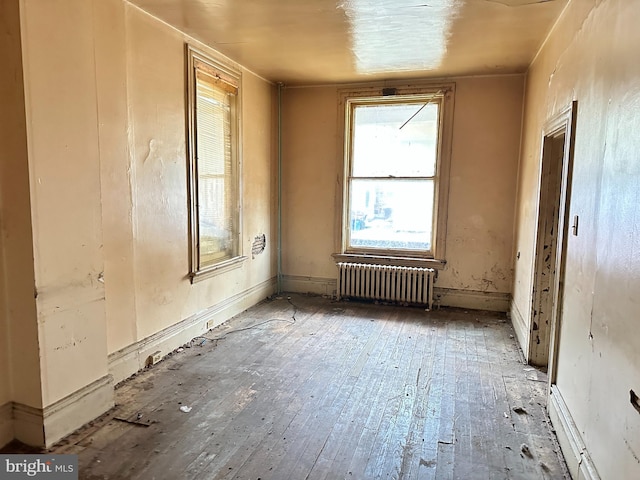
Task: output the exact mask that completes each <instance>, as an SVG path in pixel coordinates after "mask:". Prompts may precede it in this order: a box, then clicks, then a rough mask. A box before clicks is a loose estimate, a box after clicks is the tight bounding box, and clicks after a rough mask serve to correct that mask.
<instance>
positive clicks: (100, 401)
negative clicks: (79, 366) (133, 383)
mask: <svg viewBox="0 0 640 480" xmlns="http://www.w3.org/2000/svg"><path fill="white" fill-rule="evenodd" d="M113 405H114V395H113V378H112V377H111V375H105V376H104V377H102V378H99V379H98V380H96V381H95V382H92V383H90V384H89V385H86V386H85V387H83V388H81V389H80V390H77V391H76V392H74V393H72V394H71V395H67V396H66V397H64V398H63V399H61V400H58V401H57V402H55V403H53V404H51V405H49V406H47V407H45V408H44V409H43V411H42V417H43V420H44V433H45V447H46V448H49V447H51V446H52V445H53V444H55V443H56V442H58V441H59V440H60V439H62V438H63V437H65V436H67V435H68V434H70V433H72V432H74V431H76V430H77V429H78V428H80V427H81V426H83V425H84V424H86V423H88V422H90V421H91V420H93V419H95V418H97V417H99V416H100V415H102V414H103V413H105V412H107V411H108V410H110V409H111V408H112V407H113Z"/></svg>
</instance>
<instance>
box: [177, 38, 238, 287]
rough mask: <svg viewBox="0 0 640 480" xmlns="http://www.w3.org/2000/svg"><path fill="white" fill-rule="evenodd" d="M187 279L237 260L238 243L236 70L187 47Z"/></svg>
mask: <svg viewBox="0 0 640 480" xmlns="http://www.w3.org/2000/svg"><path fill="white" fill-rule="evenodd" d="M187 65H188V72H187V81H188V86H187V98H188V101H187V105H188V115H187V117H188V150H189V168H188V173H189V207H190V209H189V231H190V250H191V266H190V276H191V278H192V281H193V280H195V279H197V278H201V277H207V276H208V275H209V274H212V273H217V272H219V271H221V269H225V268H226V267H230V266H232V265H236V264H238V263H239V261H240V260H243V259H244V257H242V255H241V251H240V245H241V242H240V241H239V239H240V184H239V157H238V153H239V152H238V150H239V149H238V137H239V135H238V130H239V128H238V125H239V119H238V111H239V107H238V103H239V102H238V97H239V85H240V73H239V72H236V71H235V70H233V69H231V68H229V67H226V66H224V65H220V64H218V63H217V62H215V61H213V60H211V59H209V58H207V57H206V56H205V55H204V54H202V53H201V52H198V51H197V50H195V49H193V48H192V47H190V46H187Z"/></svg>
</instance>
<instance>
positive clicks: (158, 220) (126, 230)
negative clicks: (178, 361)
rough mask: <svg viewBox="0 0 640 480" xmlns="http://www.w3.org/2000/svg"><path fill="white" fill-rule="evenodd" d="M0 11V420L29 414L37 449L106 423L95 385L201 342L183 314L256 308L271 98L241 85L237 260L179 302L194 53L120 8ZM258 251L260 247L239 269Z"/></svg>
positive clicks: (248, 80) (270, 269) (271, 261)
mask: <svg viewBox="0 0 640 480" xmlns="http://www.w3.org/2000/svg"><path fill="white" fill-rule="evenodd" d="M18 5H20V11H19V9H18ZM2 6H3V13H7V12H8V13H7V14H6V15H3V21H5V19H6V23H7V24H9V23H10V21H12V23H10V25H9V26H10V27H11V28H8V27H7V28H6V29H3V30H2V33H3V34H4V33H5V31H6V32H7V37H8V41H7V42H5V41H4V40H5V39H4V37H3V43H2V50H1V52H2V60H3V62H2V63H3V66H6V67H8V68H9V69H7V70H3V75H2V76H1V83H0V87H1V95H2V100H3V102H2V103H3V109H4V105H5V104H6V105H7V106H8V108H11V109H13V111H14V115H2V117H1V118H2V122H3V123H2V125H0V126H1V127H2V133H1V134H2V140H3V141H2V143H1V145H2V156H3V158H2V165H1V167H0V182H1V187H2V199H1V200H2V204H1V205H2V227H3V235H2V238H1V240H2V243H1V246H2V253H3V255H2V257H1V258H2V267H3V269H2V274H3V275H2V280H3V281H2V282H0V287H1V290H0V293H1V295H0V300H1V301H2V304H1V305H0V306H1V307H2V309H1V310H0V312H1V313H2V319H1V321H0V333H2V341H3V342H7V344H8V346H9V347H10V348H9V349H5V348H2V349H1V350H2V352H1V353H0V375H1V378H2V381H1V382H0V407H1V406H2V405H3V403H5V402H6V401H8V400H13V401H14V402H17V403H20V404H24V405H26V406H28V407H34V409H31V410H28V411H27V416H28V417H29V418H31V420H30V421H31V422H32V424H34V423H33V422H37V421H41V422H42V421H43V422H44V425H45V432H46V436H47V438H46V442H47V444H50V442H51V441H55V440H56V439H57V438H59V437H60V436H61V435H63V434H65V433H68V432H69V431H70V430H72V429H74V428H76V427H77V426H79V425H80V424H81V423H84V422H85V421H87V420H90V419H91V418H92V416H96V415H97V414H99V413H101V412H100V411H96V409H101V408H102V409H103V410H102V411H104V409H106V408H108V407H109V405H110V403H109V402H110V401H112V400H110V398H111V399H112V394H110V393H109V391H110V392H112V388H113V387H112V384H111V383H110V381H109V378H110V377H108V375H109V374H110V373H111V374H113V375H115V376H116V377H117V379H121V378H124V377H126V376H128V375H130V374H132V373H134V372H135V371H136V370H137V369H138V368H140V366H141V365H144V359H141V358H138V357H141V356H142V355H148V352H146V351H144V348H145V347H146V348H150V347H149V345H152V347H153V348H154V349H156V350H158V351H159V352H160V354H161V355H165V354H167V353H169V352H170V351H171V350H172V349H173V348H176V347H177V346H179V345H180V344H181V343H184V342H185V341H187V340H188V339H190V338H192V337H193V336H195V335H197V334H199V333H201V332H203V331H204V330H205V329H206V328H207V323H206V321H205V320H202V321H199V322H198V321H197V320H198V318H200V317H199V316H200V315H203V314H205V313H207V312H210V314H209V316H208V317H206V320H211V321H213V322H214V324H215V323H220V322H222V321H224V320H226V319H227V318H229V317H230V316H232V315H233V314H235V313H238V312H239V311H241V310H243V309H244V308H247V307H248V306H250V305H251V304H252V303H255V302H256V301H258V300H260V299H261V298H264V297H265V296H266V295H268V294H269V293H271V292H272V291H273V288H274V278H275V273H276V272H275V253H274V252H275V249H274V245H275V240H276V239H275V231H274V224H275V211H274V205H275V203H274V198H275V194H274V185H275V183H274V181H273V174H274V171H275V161H274V158H275V143H274V139H275V116H274V114H275V88H274V86H273V85H272V84H271V83H269V82H266V81H264V80H262V79H260V78H258V77H256V76H255V75H254V74H252V73H251V72H249V71H246V70H243V80H242V87H241V101H242V104H241V108H242V110H241V112H242V113H241V115H242V119H243V132H242V151H243V153H244V156H243V163H242V184H243V200H244V210H243V217H242V218H243V237H242V242H243V250H244V254H245V255H247V256H248V259H247V260H246V261H245V262H244V263H243V264H242V265H241V267H239V268H236V269H233V270H230V271H228V272H226V273H222V274H219V275H218V276H216V277H213V278H210V279H207V280H204V281H201V282H199V283H196V284H193V285H192V284H191V283H190V281H189V278H188V273H189V265H188V259H189V250H188V233H187V232H188V210H187V208H188V206H187V205H188V204H187V179H186V171H187V161H186V150H185V137H186V131H185V119H186V113H185V97H186V95H185V80H184V78H185V61H184V56H185V47H184V44H185V42H186V41H190V42H192V43H194V44H196V45H197V43H196V42H194V41H193V40H191V39H189V38H188V37H186V36H185V35H183V34H182V33H180V32H178V31H177V30H175V29H173V28H171V27H169V26H167V25H165V24H164V23H162V22H160V21H158V20H156V19H154V18H152V17H150V16H149V15H147V14H146V13H144V12H142V11H141V10H139V9H137V8H135V7H132V6H131V5H129V4H128V3H126V2H123V1H121V0H108V1H105V0H94V1H90V2H86V1H84V0H52V1H47V2H41V1H38V0H20V1H19V2H18V1H16V2H3V3H2ZM5 11H6V12H5ZM9 13H10V14H11V16H10V15H9ZM3 26H4V25H3ZM20 39H22V49H21V45H20ZM198 46H199V47H200V48H202V49H204V50H207V48H206V47H204V46H202V45H198ZM21 52H22V59H23V60H22V61H23V62H24V82H22V78H21V66H22V65H21V58H20V53H21ZM209 52H210V53H211V54H212V55H213V56H217V55H218V54H217V53H216V52H213V51H209ZM4 60H6V61H4ZM225 61H226V60H225ZM238 68H241V67H240V66H238ZM5 72H7V75H5V74H4V73H5ZM23 85H24V92H25V98H24V99H22V91H23ZM3 113H4V112H3ZM5 156H6V159H5ZM32 230H33V241H31V231H32ZM258 234H266V238H267V247H266V250H265V252H264V253H262V254H260V255H257V256H255V258H252V256H251V243H252V241H253V239H254V238H255V236H256V235H258ZM32 247H33V248H32ZM20 262H22V263H20ZM34 269H35V276H34ZM8 278H11V280H12V281H11V283H9V282H6V280H7V279H8ZM34 285H35V288H36V292H37V297H36V299H35V300H34ZM13 303H15V305H13ZM202 318H204V317H202ZM194 319H195V320H194ZM29 320H31V322H29ZM5 332H8V333H9V334H10V335H9V336H7V335H5ZM163 332H169V333H163ZM150 337H152V338H153V339H154V340H153V341H154V342H156V343H153V344H151V343H150V341H149V340H148V339H149V338H150ZM123 352H124V353H123ZM154 353H155V352H154ZM110 354H112V355H111V356H110ZM114 358H115V359H116V361H119V362H120V363H119V364H118V365H117V366H116V367H114V366H113V362H114ZM12 368H13V370H14V371H13V372H11V369H12ZM114 368H115V369H116V370H117V372H114ZM12 375H13V378H14V382H13V385H10V382H9V379H10V378H12ZM105 382H106V383H105ZM10 387H12V388H10ZM40 389H42V390H40ZM85 393H88V394H89V395H94V397H86V398H91V399H92V400H87V401H85V400H83V401H79V400H80V398H85ZM109 395H111V397H109ZM76 397H78V398H77V400H78V402H75V403H71V404H70V407H69V408H67V407H66V405H67V403H60V402H61V401H63V400H64V402H66V401H67V400H65V399H72V400H74V399H76ZM94 400H95V401H94ZM83 402H84V403H85V404H86V405H82V403H83ZM92 403H93V405H92ZM56 405H57V406H56ZM62 405H64V406H62ZM52 406H56V407H55V408H49V407H52ZM43 407H44V410H43V409H42V408H43ZM92 409H93V410H92ZM65 415H68V416H69V417H68V418H67V417H65ZM83 415H84V417H83ZM38 419H39V420H38ZM0 421H2V418H0ZM54 437H55V438H54ZM0 440H3V439H0ZM28 440H29V441H35V442H38V440H37V439H36V440H34V439H28Z"/></svg>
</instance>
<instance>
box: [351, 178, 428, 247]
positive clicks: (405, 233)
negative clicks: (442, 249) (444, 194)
mask: <svg viewBox="0 0 640 480" xmlns="http://www.w3.org/2000/svg"><path fill="white" fill-rule="evenodd" d="M433 198H434V183H433V180H394V179H388V180H361V179H352V180H351V184H350V212H349V226H350V246H351V247H365V248H379V249H387V250H390V249H402V250H431V235H432V229H433V227H432V224H433Z"/></svg>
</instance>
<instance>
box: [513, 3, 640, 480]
mask: <svg viewBox="0 0 640 480" xmlns="http://www.w3.org/2000/svg"><path fill="white" fill-rule="evenodd" d="M639 15H640V4H638V3H637V2H629V1H626V0H601V1H596V0H593V1H587V0H585V1H573V2H572V3H571V4H570V6H569V7H568V9H567V10H566V11H565V13H564V15H563V17H562V19H561V20H560V22H559V23H558V25H557V26H556V28H555V30H554V31H553V32H552V34H551V36H550V38H549V39H548V41H547V43H546V44H545V46H544V48H543V49H542V51H541V53H540V54H539V56H538V57H537V58H536V60H535V61H534V63H533V64H532V66H531V68H530V71H529V74H528V79H527V89H526V105H525V112H526V115H525V124H524V138H523V150H522V158H521V164H520V182H519V193H518V214H517V221H516V227H517V250H519V251H520V252H521V256H520V259H519V260H517V261H516V264H515V280H514V305H515V306H516V308H517V309H518V310H519V311H520V312H521V313H522V314H523V316H524V317H525V323H526V325H525V327H528V324H529V322H530V318H529V315H528V312H529V310H530V302H531V293H532V283H531V271H532V266H533V249H534V243H535V228H536V227H535V226H536V208H537V205H536V204H537V195H538V192H537V187H538V185H537V182H538V171H539V165H540V141H541V130H542V125H543V123H544V121H545V120H546V119H547V118H549V117H551V116H552V115H553V114H554V113H556V112H557V111H559V110H560V109H561V108H562V107H564V106H566V105H568V104H569V103H570V102H571V101H572V100H577V102H578V113H577V125H576V139H575V142H576V143H575V157H574V169H573V184H572V194H571V199H570V202H571V203H570V212H569V216H570V218H573V216H574V215H579V218H580V229H579V234H578V236H573V235H571V234H569V237H568V244H567V250H566V272H565V289H564V296H563V298H561V308H562V312H563V315H562V319H561V327H560V345H559V355H558V361H557V367H558V374H557V386H558V390H559V392H560V393H561V395H562V398H563V399H564V401H565V402H566V404H567V407H568V409H569V412H570V414H571V416H572V418H573V420H574V421H575V423H576V425H577V428H578V430H579V432H580V435H581V436H582V439H583V440H584V442H585V444H586V447H587V450H588V451H589V454H590V455H591V457H592V459H593V462H594V464H595V466H596V468H597V470H598V472H599V474H600V476H601V477H602V478H638V477H640V415H638V412H637V411H636V410H635V409H634V408H633V406H632V405H631V404H630V401H629V391H630V390H631V389H633V390H635V391H636V392H638V391H639V390H640V353H639V352H640V333H638V332H639V330H638V314H639V313H640V300H639V298H638V292H640V234H639V231H638V225H640V196H639V192H640V189H639V187H638V186H639V185H640V162H638V151H640V137H638V133H637V132H638V129H639V128H640V116H639V115H638V112H639V111H640V110H639V107H640V64H639V63H638V61H637V60H638V52H639V51H640V30H638V28H637V21H636V19H637V18H638V16H639ZM523 348H524V349H525V350H526V345H523Z"/></svg>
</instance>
